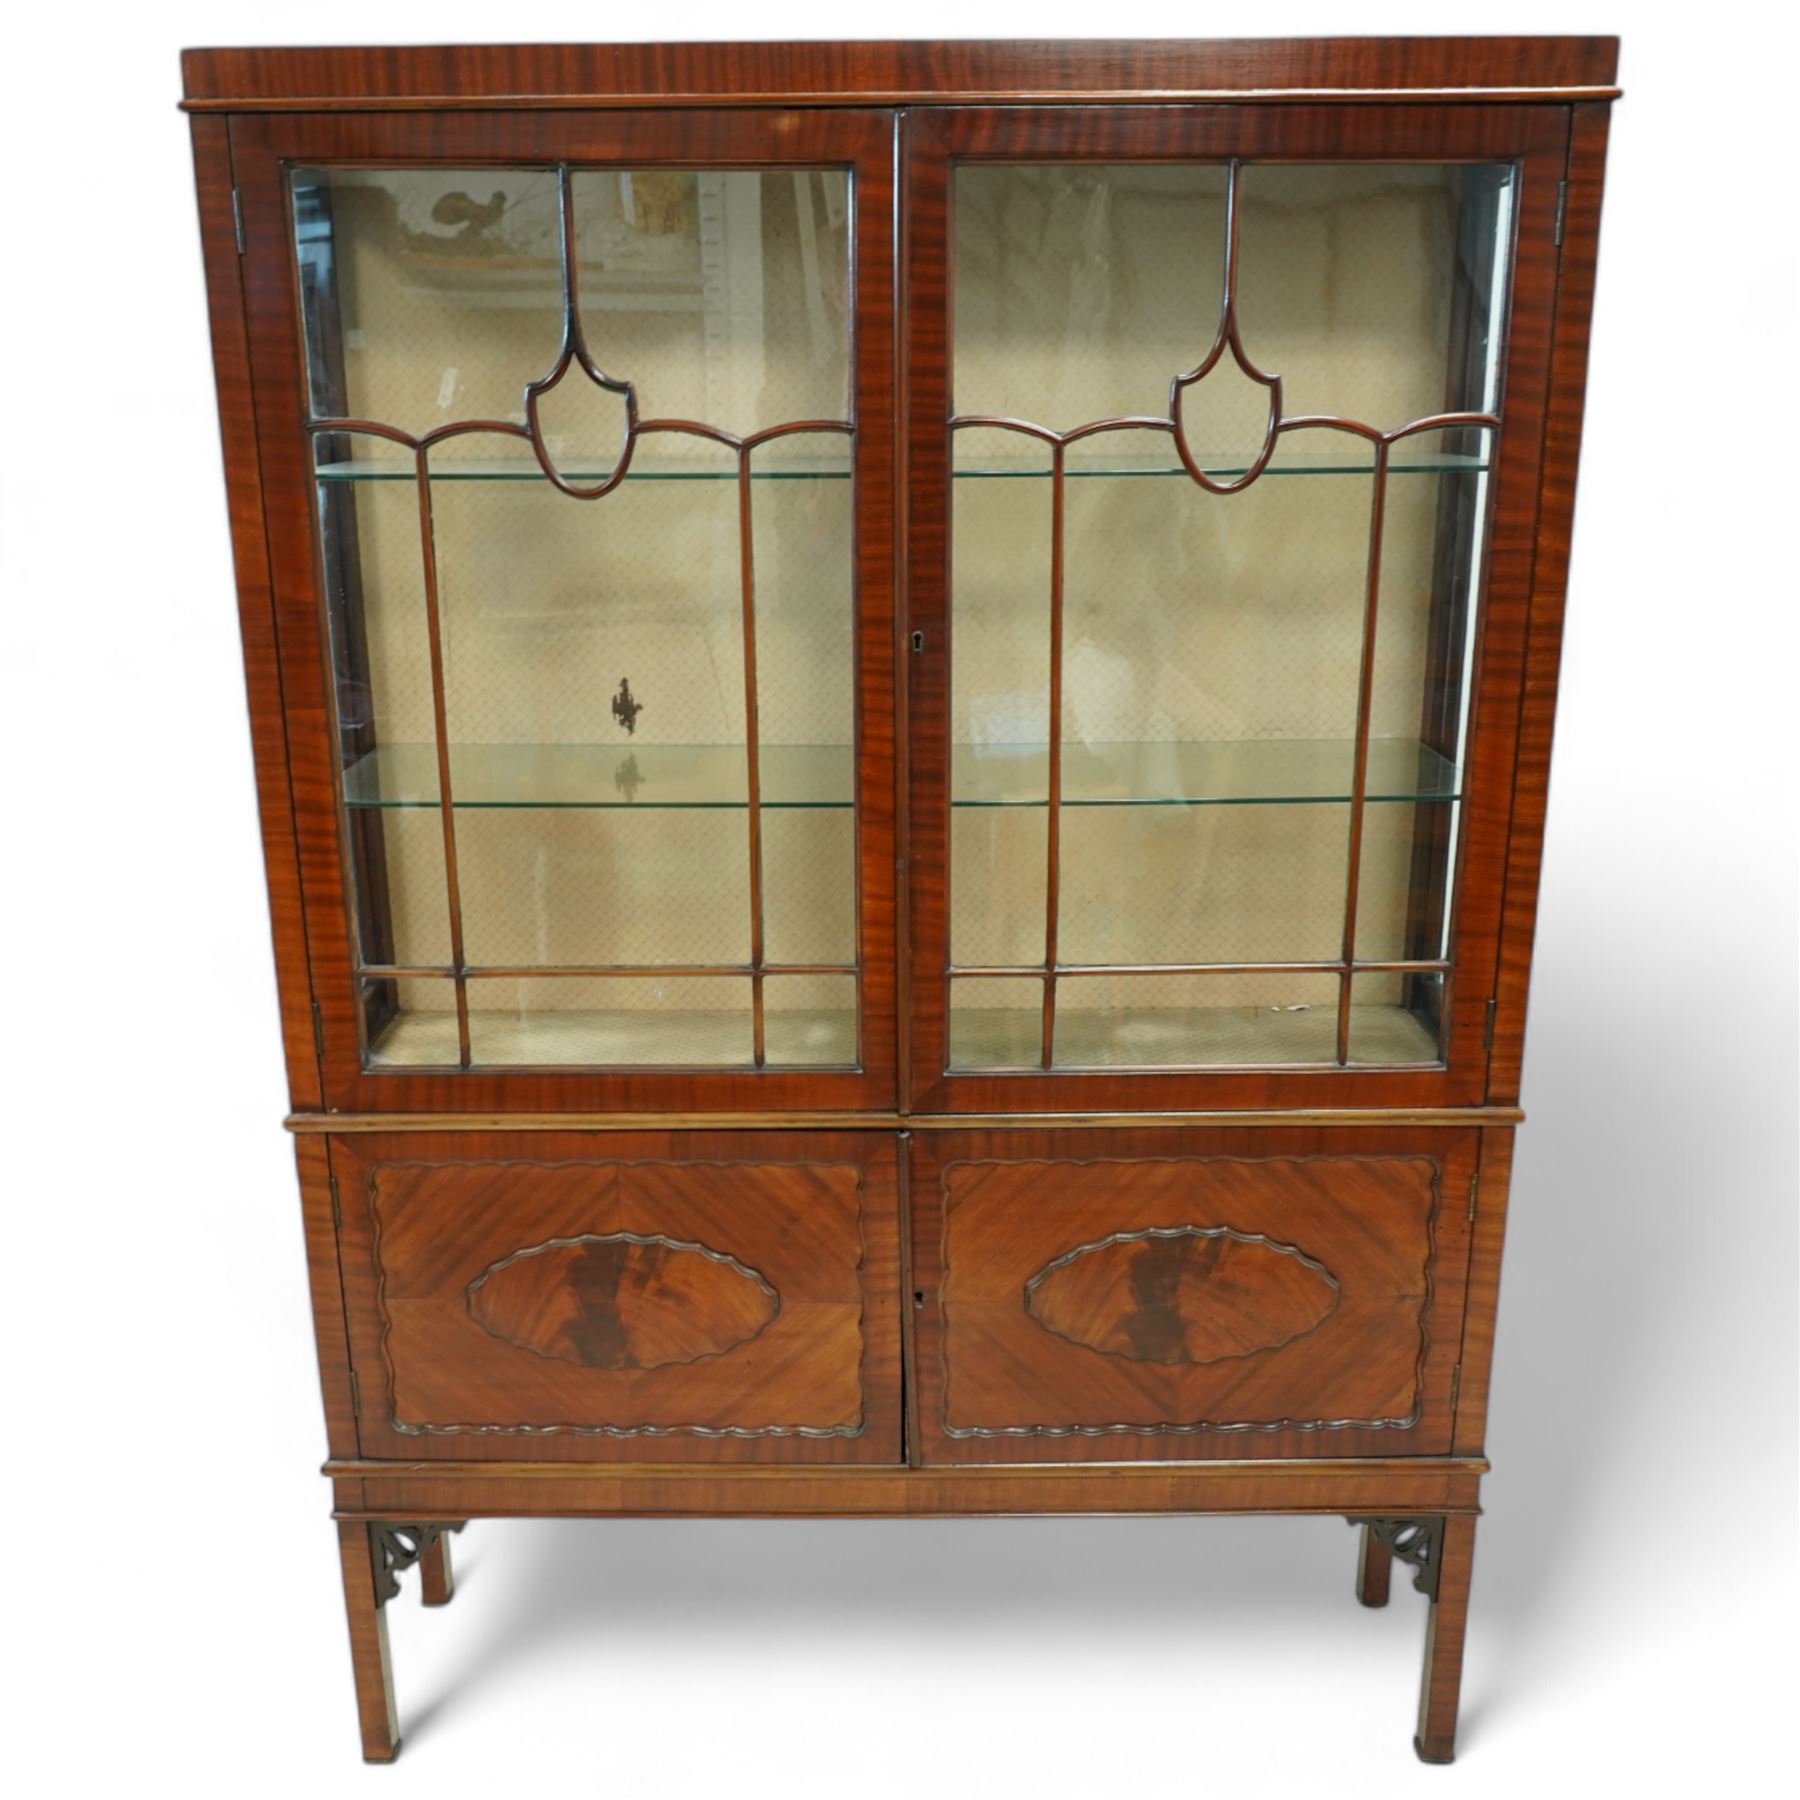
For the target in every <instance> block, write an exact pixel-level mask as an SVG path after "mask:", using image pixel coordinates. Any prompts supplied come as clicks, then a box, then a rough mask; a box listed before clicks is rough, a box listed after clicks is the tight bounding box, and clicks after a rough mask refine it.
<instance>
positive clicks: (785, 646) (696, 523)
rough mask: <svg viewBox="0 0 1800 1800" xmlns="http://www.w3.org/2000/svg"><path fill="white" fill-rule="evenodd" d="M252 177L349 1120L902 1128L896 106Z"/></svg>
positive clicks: (257, 288)
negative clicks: (711, 1114)
mask: <svg viewBox="0 0 1800 1800" xmlns="http://www.w3.org/2000/svg"><path fill="white" fill-rule="evenodd" d="M232 146H233V157H234V162H235V166H236V171H237V180H238V188H239V195H240V204H241V210H242V216H243V226H244V240H245V242H244V271H245V282H246V290H247V300H248V312H249V321H250V332H251V340H252V358H253V364H254V369H255V381H256V397H257V408H258V428H259V442H260V452H261V456H262V461H263V479H264V490H265V494H266V496H267V504H268V507H269V519H268V532H269V540H270V545H271V553H272V554H271V562H272V570H273V577H274V583H275V588H276V608H277V614H278V628H279V635H280V644H281V656H282V679H283V684H284V694H285V704H286V707H287V724H288V735H289V746H290V755H291V757H292V762H293V769H294V781H295V789H296V792H295V800H296V810H297V813H298V816H299V821H300V847H301V854H302V862H303V871H304V878H305V884H306V894H305V928H306V934H307V940H308V950H309V957H310V963H311V967H312V969H313V972H314V984H315V986H314V992H315V998H316V1002H317V1008H318V1020H319V1026H320V1043H321V1055H322V1062H323V1067H324V1074H325V1081H324V1087H325V1092H326V1098H327V1104H328V1105H331V1106H336V1107H344V1108H365V1109H376V1108H380V1109H390V1110H392V1109H402V1108H406V1107H418V1106H424V1107H444V1108H457V1107H469V1108H521V1107H527V1108H528V1107H531V1106H542V1107H546V1108H554V1107H586V1108H593V1109H598V1110H614V1109H617V1110H625V1109H633V1110H636V1109H656V1110H670V1111H702V1110H707V1109H714V1108H731V1109H747V1108H753V1107H754V1108H769V1107H783V1106H806V1107H826V1106H852V1105H891V1104H892V1102H893V1097H894V1069H893V1044H894V1040H895V1031H894V974H893V969H894V949H893V925H892V921H893V915H894V903H893V848H892V830H893V792H894V766H893V758H892V746H893V729H892V709H893V700H892V695H893V686H894V683H893V601H892V589H891V565H892V498H891V489H892V461H893V456H892V437H893V430H892V410H891V409H892V389H893V382H892V365H893V336H892V269H891V252H890V246H891V241H892V206H893V195H892V185H893V184H892V173H891V169H892V120H891V116H890V115H887V114H883V113H872V112H840V113H835V114H832V113H816V114H805V115H801V114H773V113H761V114H750V113H719V114H688V113H679V112H664V113H657V114H654V115H644V114H624V113H613V114H604V113H583V114H579V115H557V114H548V113H545V114H535V115H533V114H510V115H505V116H484V115H474V114H467V113H464V114H452V115H447V116H432V117H426V116H411V117H401V116H392V117H341V118H320V117H305V116H300V117H292V118H269V119H257V120H249V121H238V122H236V123H235V124H234V126H233V139H232Z"/></svg>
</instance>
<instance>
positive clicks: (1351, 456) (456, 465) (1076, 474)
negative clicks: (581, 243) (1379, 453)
mask: <svg viewBox="0 0 1800 1800" xmlns="http://www.w3.org/2000/svg"><path fill="white" fill-rule="evenodd" d="M1331 435H1336V434H1335V433H1333V434H1331ZM1427 435H1429V434H1427ZM1199 461H1200V466H1201V468H1202V469H1204V470H1205V471H1206V473H1207V474H1208V475H1211V476H1213V477H1214V478H1215V479H1217V480H1231V479H1234V478H1235V477H1237V476H1239V475H1242V474H1244V473H1246V472H1247V470H1248V469H1249V464H1248V463H1246V462H1244V461H1243V460H1242V459H1241V458H1239V459H1236V460H1234V459H1233V458H1231V457H1228V456H1207V457H1201V458H1200V459H1199ZM1374 466H1375V458H1374V451H1373V449H1372V448H1371V447H1369V446H1367V445H1364V446H1362V447H1361V448H1360V449H1357V450H1348V451H1331V452H1313V453H1311V454H1308V455H1306V456H1293V457H1290V458H1288V459H1287V460H1285V461H1284V460H1283V458H1282V456H1281V455H1280V453H1279V452H1278V453H1277V455H1276V458H1275V460H1274V462H1273V463H1271V464H1270V466H1269V467H1268V468H1267V469H1265V470H1264V471H1263V473H1264V474H1265V475H1281V476H1285V475H1367V474H1369V473H1370V472H1371V471H1372V470H1373V469H1374ZM1487 466H1488V464H1487V460H1486V458H1485V457H1480V456H1450V455H1434V454H1431V453H1429V452H1425V451H1419V452H1415V453H1413V454H1411V455H1405V454H1403V453H1402V447H1401V446H1396V448H1395V450H1394V452H1393V454H1392V456H1391V458H1390V460H1389V463H1388V473H1389V474H1390V475H1463V474H1480V473H1482V472H1483V471H1485V470H1486V468H1487ZM1064 472H1065V473H1066V474H1067V475H1068V477H1069V479H1070V480H1072V481H1082V480H1089V479H1092V478H1094V477H1096V476H1113V477H1136V476H1151V477H1155V476H1174V475H1180V476H1184V477H1185V476H1186V475H1187V470H1186V469H1184V468H1183V467H1182V466H1181V464H1180V463H1179V462H1177V461H1175V460H1174V456H1173V453H1171V454H1170V456H1169V457H1168V458H1166V459H1164V458H1160V457H1159V458H1157V459H1155V460H1143V461H1137V460H1134V459H1132V458H1129V457H1120V456H1110V457H1106V458H1104V459H1103V460H1096V461H1093V462H1082V461H1080V460H1078V459H1077V457H1076V456H1075V454H1074V453H1073V452H1071V454H1070V458H1069V461H1068V464H1067V467H1066V469H1065V471H1064ZM611 473H612V471H611V470H610V469H603V468H600V467H598V466H597V465H596V466H588V465H586V464H580V465H571V466H570V467H567V468H564V469H563V470H562V475H563V478H564V479H565V480H567V481H575V482H581V483H584V484H587V483H595V482H600V481H604V480H605V479H606V477H607V476H608V475H610V474H611ZM954 473H955V476H956V479H957V480H958V481H1047V480H1049V478H1050V461H1049V452H1048V450H1044V451H1043V452H1042V453H1041V454H1039V455H1038V456H1037V457H1035V458H1033V459H1030V460H1027V459H1025V458H1023V457H1022V458H1020V459H1019V460H1018V461H1017V462H1011V461H997V460H995V459H994V458H992V457H986V458H983V460H982V462H981V464H980V465H979V466H978V467H967V468H958V469H957V470H955V471H954ZM317 474H318V477H319V479H320V480H321V481H411V480H413V479H414V469H413V459H412V458H411V457H410V456H369V457H358V458H356V459H355V460H353V461H349V462H327V463H320V464H319V466H318V470H317ZM431 479H432V480H433V481H542V480H543V479H544V471H543V470H542V468H540V467H539V465H538V461H537V459H536V457H532V456H510V457H489V458H474V457H470V458H467V459H461V460H452V459H450V458H445V457H433V458H432V461H431ZM625 479H626V480H627V481H736V480H737V464H736V460H735V458H732V457H730V456H729V454H728V453H727V452H725V451H724V450H722V449H721V450H720V451H719V453H718V454H717V455H715V456H713V457H711V458H709V459H708V460H707V461H705V462H695V461H688V462H682V461H676V460H672V459H671V460H665V461H660V462H659V461H656V460H654V459H650V458H646V457H644V456H642V455H639V456H636V457H634V458H633V459H632V464H631V467H630V469H629V470H628V471H627V472H626V475H625ZM750 479H751V480H752V481H848V480H849V479H850V464H849V460H848V458H847V457H839V458H836V459H835V460H831V461H827V460H824V459H822V458H821V459H810V460H801V459H795V458H785V459H781V460H774V459H771V458H769V457H768V456H767V455H766V454H765V453H764V452H762V451H757V452H755V453H754V454H753V455H752V457H751V460H750Z"/></svg>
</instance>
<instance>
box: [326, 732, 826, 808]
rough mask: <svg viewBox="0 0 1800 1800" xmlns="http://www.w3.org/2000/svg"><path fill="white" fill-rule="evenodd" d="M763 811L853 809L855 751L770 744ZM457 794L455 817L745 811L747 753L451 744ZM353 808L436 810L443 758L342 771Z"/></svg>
mask: <svg viewBox="0 0 1800 1800" xmlns="http://www.w3.org/2000/svg"><path fill="white" fill-rule="evenodd" d="M761 774H762V804H763V805H764V806H765V807H849V806H851V805H853V804H854V803H855V798H856V780H855V764H854V759H853V757H852V755H851V750H850V746H849V745H848V744H764V745H763V746H762V752H761ZM450 791H451V795H452V797H453V801H454V804H455V805H456V806H457V807H458V808H461V807H529V806H544V807H558V806H582V807H619V808H626V807H636V808H637V809H639V810H640V811H642V810H644V809H646V808H648V809H651V810H654V809H657V808H667V807H740V808H741V807H743V806H746V805H748V804H749V792H748V777H747V765H746V761H745V756H744V747H743V745H742V744H633V745H629V746H627V745H623V744H453V745H451V747H450ZM344 800H345V803H346V804H347V805H349V806H358V807H363V806H369V807H374V806H379V807H390V806H391V807H408V806H436V805H437V803H438V774H437V750H436V748H435V746H433V745H431V744H383V745H381V746H380V747H379V748H378V749H376V750H373V751H371V752H370V754H369V755H367V756H365V757H362V758H360V759H359V760H358V761H357V762H355V763H353V764H351V766H350V767H349V768H348V769H346V770H345V771H344Z"/></svg>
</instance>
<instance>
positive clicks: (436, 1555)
mask: <svg viewBox="0 0 1800 1800" xmlns="http://www.w3.org/2000/svg"><path fill="white" fill-rule="evenodd" d="M419 1588H420V1594H419V1597H420V1599H422V1600H423V1601H424V1602H425V1604H426V1605H427V1606H448V1605H449V1604H450V1602H451V1601H452V1600H453V1599H454V1598H455V1597H456V1574H455V1571H454V1569H453V1568H452V1567H451V1563H450V1533H449V1532H447V1531H441V1532H439V1533H438V1535H437V1537H436V1538H434V1539H433V1540H432V1544H431V1547H430V1548H429V1549H428V1550H427V1551H426V1552H425V1553H424V1555H423V1556H421V1557H420V1558H419Z"/></svg>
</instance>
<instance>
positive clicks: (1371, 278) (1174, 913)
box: [908, 108, 1566, 1110]
mask: <svg viewBox="0 0 1800 1800" xmlns="http://www.w3.org/2000/svg"><path fill="white" fill-rule="evenodd" d="M1565 132H1566V120H1565V119H1563V117H1562V116H1561V115H1560V114H1558V113H1555V112H1554V111H1550V110H1546V111H1529V110H1526V109H1499V108H1496V109H1473V110H1470V111H1462V110H1460V109H1459V110H1458V111H1457V112H1456V113H1455V114H1453V115H1446V114H1442V113H1440V114H1439V115H1438V116H1437V117H1436V119H1435V120H1433V121H1432V122H1431V123H1430V127H1429V131H1426V130H1424V129H1422V126H1421V120H1420V118H1419V116H1417V115H1415V114H1412V113H1411V112H1409V111H1408V109H1404V108H1402V109H1395V110H1393V111H1385V110H1383V111H1379V112H1370V111H1366V110H1359V109H1355V108H1343V109H1318V110H1315V111H1307V110H1305V109H1295V110H1289V109H1282V108H1266V109H1265V108H1246V109H1240V110H1233V111H1229V112H1226V111H1220V110H1212V109H1168V110H1166V111H1160V110H1159V111H1154V112H1149V113H1145V112H1139V111H1136V110H1125V109H1121V110H1120V111H1119V112H1115V113H1106V112H1095V111H1092V110H1083V111H1080V112H1059V111H1056V110H1044V111H1034V110H1021V111H1018V112H1009V113H1006V114H1000V113H983V112H978V111H977V112H956V113H952V114H945V115H942V116H939V117H932V118H927V119H925V120H923V121H921V122H919V125H918V128H917V130H916V132H915V133H914V149H913V160H912V164H911V176H912V182H911V189H910V191H911V192H912V194H913V195H914V197H915V208H916V210H915V216H914V219H913V227H914V236H913V262H912V267H913V270H914V285H913V289H912V292H911V293H910V295H909V302H910V305H911V309H912V311H911V323H910V327H909V329H910V332H911V342H912V358H911V360H912V365H913V368H914V383H915V385H914V390H913V392H912V394H911V396H910V401H911V405H912V409H913V431H912V438H911V464H910V474H911V492H912V503H913V509H914V513H913V519H914V525H913V533H912V539H913V544H914V554H913V564H912V567H913V584H914V585H913V594H912V605H913V615H914V616H913V622H914V624H915V626H919V627H921V628H923V629H924V632H925V640H924V641H925V650H924V653H923V654H921V655H919V656H915V657H911V658H909V659H908V662H909V674H910V678H911V681H912V685H913V705H914V760H913V769H914V786H913V819H914V823H915V836H916V840H917V843H916V849H917V854H916V857H915V862H914V867H915V871H916V874H915V880H916V884H917V885H918V886H919V888H920V889H921V890H924V894H925V895H929V896H930V897H929V898H926V897H923V896H922V898H921V902H920V904H919V905H918V906H917V907H916V908H915V914H914V916H915V919H916V921H917V924H916V930H915V940H914V950H915V970H916V971H917V974H916V992H917V994H918V998H919V1004H918V1015H919V1025H918V1030H917V1034H916V1044H917V1062H916V1068H915V1084H916V1092H917V1093H918V1094H919V1095H921V1096H922V1098H923V1103H924V1104H925V1105H927V1106H944V1107H948V1108H951V1109H956V1108H958V1107H960V1106H968V1107H970V1108H979V1109H982V1110H990V1109H991V1110H1001V1109H1004V1108H1007V1107H1009V1106H1013V1105H1017V1106H1019V1107H1021V1108H1036V1107H1048V1108H1051V1109H1054V1108H1056V1107H1059V1106H1075V1107H1080V1106H1092V1105H1122V1106H1131V1107H1142V1106H1146V1105H1153V1104H1164V1103H1166V1104H1169V1105H1171V1106H1183V1107H1188V1106H1191V1107H1195V1108H1204V1107H1210V1106H1214V1105H1231V1104H1244V1103H1248V1104H1258V1105H1266V1104H1287V1103H1290V1102H1299V1103H1307V1102H1318V1103H1322V1104H1336V1103H1341V1102H1344V1101H1355V1102H1363V1101H1373V1102H1377V1103H1424V1102H1436V1103H1445V1102H1449V1101H1452V1100H1455V1101H1470V1100H1475V1099H1479V1098H1480V1096H1481V1092H1482V1088H1483V1084H1484V1079H1485V1077H1484V1071H1483V1067H1482V1062H1483V1052H1482V1042H1481V1033H1482V1022H1483V1010H1484V1006H1485V1001H1486V999H1487V997H1488V996H1489V995H1490V994H1491V993H1492V991H1493V972H1494V959H1495V942H1496V930H1497V919H1498V897H1499V890H1500V883H1501V876H1502V849H1503V842H1504V835H1505V826H1506V819H1507V816H1508V808H1509V805H1510V797H1511V740H1512V734H1513V729H1514V723H1515V719H1516V708H1517V699H1518V679H1519V663H1518V658H1519V652H1520V645H1521V642H1522V635H1521V634H1522V629H1523V622H1524V604H1525V599H1526V595H1527V588H1528V583H1529V573H1530V554H1531V544H1532V519H1533V516H1534V508H1535V491H1536V466H1537V459H1538V455H1539V443H1540V437H1541V432H1540V430H1539V426H1540V424H1541V414H1542V404H1543V394H1544V387H1545V381H1546V378H1547V368H1548V359H1547V342H1548V334H1547V322H1548V317H1549V307H1550V302H1551V299H1552V297H1553V290H1554V266H1555V257H1554V245H1553V243H1552V217H1553V212H1554V207H1555V193H1556V184H1557V181H1558V180H1559V178H1560V174H1561V170H1562V166H1563V163H1562V148H1561V147H1562V140H1563V136H1564V134H1565ZM1153 1096H1154V1097H1153Z"/></svg>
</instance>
